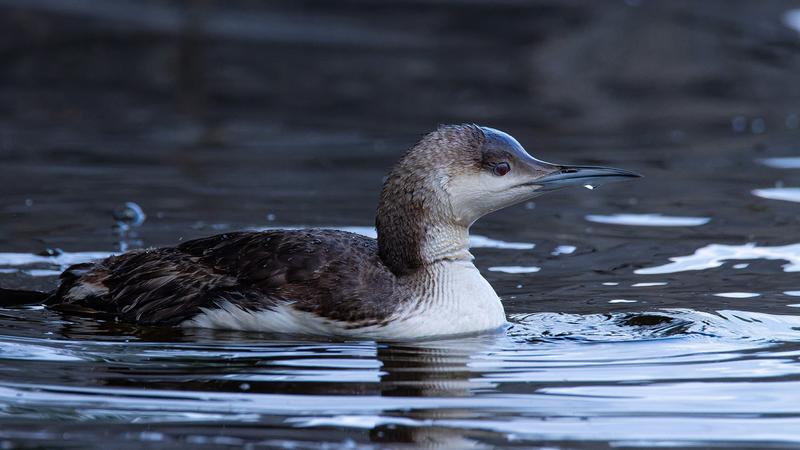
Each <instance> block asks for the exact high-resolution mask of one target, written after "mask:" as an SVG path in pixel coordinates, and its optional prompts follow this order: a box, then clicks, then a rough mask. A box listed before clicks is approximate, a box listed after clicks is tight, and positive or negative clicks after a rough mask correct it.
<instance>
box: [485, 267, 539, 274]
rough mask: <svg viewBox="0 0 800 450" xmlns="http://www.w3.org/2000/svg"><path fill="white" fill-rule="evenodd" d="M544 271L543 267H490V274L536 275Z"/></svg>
mask: <svg viewBox="0 0 800 450" xmlns="http://www.w3.org/2000/svg"><path fill="white" fill-rule="evenodd" d="M540 270H542V268H541V267H536V266H494V267H489V272H503V273H536V272H538V271H540Z"/></svg>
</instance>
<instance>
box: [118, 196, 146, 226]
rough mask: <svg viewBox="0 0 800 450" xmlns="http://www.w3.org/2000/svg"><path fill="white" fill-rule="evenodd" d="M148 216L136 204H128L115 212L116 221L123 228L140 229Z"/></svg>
mask: <svg viewBox="0 0 800 450" xmlns="http://www.w3.org/2000/svg"><path fill="white" fill-rule="evenodd" d="M145 219H147V215H146V214H145V213H144V210H142V207H141V206H139V205H138V204H136V203H134V202H126V203H125V204H124V205H123V206H122V207H121V208H119V209H117V210H116V211H114V220H116V221H117V224H118V225H119V226H120V227H121V228H127V227H138V226H139V225H141V224H143V223H144V221H145Z"/></svg>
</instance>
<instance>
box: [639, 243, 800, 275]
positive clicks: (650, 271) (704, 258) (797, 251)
mask: <svg viewBox="0 0 800 450" xmlns="http://www.w3.org/2000/svg"><path fill="white" fill-rule="evenodd" d="M748 259H766V260H772V261H776V260H783V261H786V262H787V264H784V265H783V266H782V267H783V271H784V272H800V244H791V245H782V246H775V247H767V246H759V245H756V244H755V243H753V242H750V243H747V244H744V245H723V244H711V245H707V246H705V247H702V248H699V249H697V250H696V251H695V252H694V253H693V254H691V255H687V256H675V257H672V258H670V259H669V260H670V261H672V262H671V263H668V264H664V265H661V266H656V267H645V268H642V269H637V270H635V271H634V273H636V274H638V275H657V274H665V273H675V272H685V271H689V270H706V269H714V268H716V267H720V266H722V265H723V264H725V261H728V260H748Z"/></svg>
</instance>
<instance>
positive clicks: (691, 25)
mask: <svg viewBox="0 0 800 450" xmlns="http://www.w3.org/2000/svg"><path fill="white" fill-rule="evenodd" d="M186 4H187V5H190V6H179V5H177V4H175V3H171V2H160V1H154V2H148V3H147V4H146V5H144V6H142V5H139V6H137V5H134V4H133V3H130V2H126V1H119V2H102V4H101V3H97V4H96V5H94V6H91V7H89V6H87V5H89V4H88V3H85V2H83V3H82V2H78V3H76V4H75V5H72V4H69V5H68V4H66V3H63V2H62V3H59V2H48V1H38V0H37V1H28V2H20V1H14V0H7V1H0V11H2V12H3V14H0V22H2V23H3V24H4V25H5V26H3V27H0V30H2V31H0V33H2V36H3V38H4V39H2V40H0V50H2V51H3V52H4V53H3V54H4V64H3V68H1V69H0V79H2V84H1V85H0V98H2V100H3V101H2V107H0V156H2V163H0V179H2V180H3V183H2V184H3V187H2V195H0V285H1V286H4V287H11V288H20V289H41V290H47V289H51V288H52V287H53V286H54V285H55V282H56V274H57V273H58V271H59V270H61V269H63V268H64V267H65V266H66V265H69V264H71V263H74V262H80V261H84V260H86V259H92V258H96V257H102V256H104V255H109V254H112V253H117V252H120V251H124V250H125V249H129V248H138V247H147V246H160V245H173V244H175V243H176V242H180V241H182V240H185V239H191V238H195V237H200V236H205V235H210V234H215V233H221V232H225V231H230V230H238V229H265V228H281V227H302V226H317V227H320V226H322V227H335V228H340V229H348V230H351V231H355V232H360V233H364V234H367V235H370V234H372V233H374V230H373V229H372V223H373V220H374V217H373V214H374V205H375V203H376V200H377V196H378V190H379V188H380V185H381V183H382V177H383V176H384V174H385V172H386V170H387V169H388V168H389V167H390V166H391V164H392V162H393V161H394V160H396V159H397V158H398V157H399V155H401V154H402V152H403V151H404V150H405V148H407V146H408V145H410V144H411V143H413V142H414V140H415V139H417V137H418V135H419V134H420V133H422V132H424V131H427V130H430V129H431V128H433V127H435V126H436V125H437V124H438V123H451V122H478V123H482V124H486V125H489V126H494V127H497V128H501V129H505V130H507V131H509V132H511V133H512V134H514V135H515V136H516V137H517V138H518V139H519V140H520V141H521V142H522V143H523V145H525V146H526V147H527V148H528V150H529V151H530V152H531V153H532V154H534V155H535V156H537V157H540V158H542V159H545V160H551V161H557V162H564V163H573V164H602V165H613V166H619V167H624V168H626V169H630V170H634V171H637V172H639V173H642V174H644V175H645V178H643V179H641V180H637V181H636V182H632V183H620V184H615V185H609V186H602V187H600V188H598V189H594V190H591V191H589V190H586V189H574V190H571V191H564V192H559V193H554V194H550V195H548V196H544V197H541V198H538V199H536V200H534V201H533V202H529V203H526V204H523V205H518V206H515V207H512V208H509V209H506V210H504V211H501V212H497V213H494V214H492V215H490V216H488V217H486V218H485V219H483V220H481V221H480V222H478V223H477V224H476V225H475V226H474V228H473V234H474V236H473V239H472V244H473V250H472V252H473V253H474V255H475V256H476V265H477V266H478V267H479V269H481V271H482V272H483V274H484V276H485V277H486V278H487V279H488V280H489V282H490V283H491V284H492V285H493V286H494V287H495V289H496V290H497V292H498V293H499V294H500V296H501V297H502V298H503V302H504V304H505V306H506V311H507V313H508V317H509V322H510V327H509V328H508V329H507V330H503V331H502V332H498V333H495V334H486V335H480V336H469V337H460V338H452V339H442V340H436V341H430V342H412V343H378V342H372V341H364V342H361V341H336V340H326V339H315V338H301V337H288V336H276V335H265V334H253V333H234V332H212V331H208V330H178V329H158V328H141V327H133V326H130V325H126V324H120V323H113V322H107V321H104V320H103V319H102V318H97V317H91V316H89V317H80V316H72V315H64V314H59V313H55V312H52V311H48V310H46V309H43V308H42V307H39V306H36V305H28V306H16V307H5V308H2V309H0V446H2V447H4V448H6V447H11V448H13V447H14V446H22V445H25V446H41V447H47V448H90V447H94V448H109V447H114V448H132V449H134V448H142V447H145V446H147V447H154V448H176V447H180V446H192V447H197V448H205V447H209V448H210V447H215V448H218V447H241V446H249V448H262V447H263V448H270V447H273V448H274V447H292V448H383V447H390V448H403V447H407V448H413V447H418V446H422V447H431V448H437V447H438V448H498V447H520V448H532V447H544V448H564V449H573V448H581V449H586V448H655V447H695V448H708V447H719V448H731V447H741V448H792V447H798V446H800V431H799V430H800V384H798V383H800V381H798V380H800V331H798V330H800V310H798V307H800V300H799V299H798V297H799V296H800V279H799V278H798V274H797V272H798V271H800V203H798V194H797V192H798V189H800V188H799V187H798V186H800V170H798V164H797V158H798V157H800V133H799V131H798V129H799V128H800V119H798V117H800V109H798V105H800V92H799V91H798V83H797V73H798V70H800V56H798V54H800V35H798V33H797V31H798V26H797V22H798V21H797V14H798V13H797V5H796V2H790V1H785V2H784V1H772V2H734V3H731V2H680V1H675V2H648V1H641V2H639V1H627V2H622V1H620V2H562V3H558V4H556V3H544V2H541V3H540V2H533V3H524V4H523V3H519V2H514V1H508V2H492V3H491V4H489V3H486V4H484V3H482V2H472V1H459V2H431V3H424V2H403V1H392V2H381V3H380V5H378V3H375V2H369V1H363V2H349V3H345V4H337V5H333V4H331V3H328V2H313V1H311V2H303V3H302V4H300V3H297V2H274V4H273V5H271V6H270V8H267V7H258V6H254V5H252V4H250V3H247V4H245V3H244V2H241V4H240V2H225V3H223V2H213V1H211V2H196V3H191V2H187V3H186ZM134 12H137V13H134ZM373 38H374V39H373ZM32 43H33V44H32ZM34 44H35V45H34ZM176 68H177V69H176ZM126 202H135V203H136V204H137V205H139V206H141V208H142V213H143V214H144V215H146V220H144V221H143V222H142V221H141V220H140V219H142V218H143V217H140V215H139V214H138V212H136V211H135V208H134V210H131V209H130V208H129V207H126ZM126 208H127V209H126ZM132 211H133V212H132ZM119 221H122V223H119ZM138 222H141V223H138ZM442 320H448V318H447V317H443V318H442Z"/></svg>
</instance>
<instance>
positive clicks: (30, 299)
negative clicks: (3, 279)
mask: <svg viewBox="0 0 800 450" xmlns="http://www.w3.org/2000/svg"><path fill="white" fill-rule="evenodd" d="M48 297H50V293H49V292H41V291H26V290H22V289H4V288H0V306H2V307H5V306H20V305H38V304H42V303H44V302H45V301H46V300H47V299H48Z"/></svg>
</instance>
